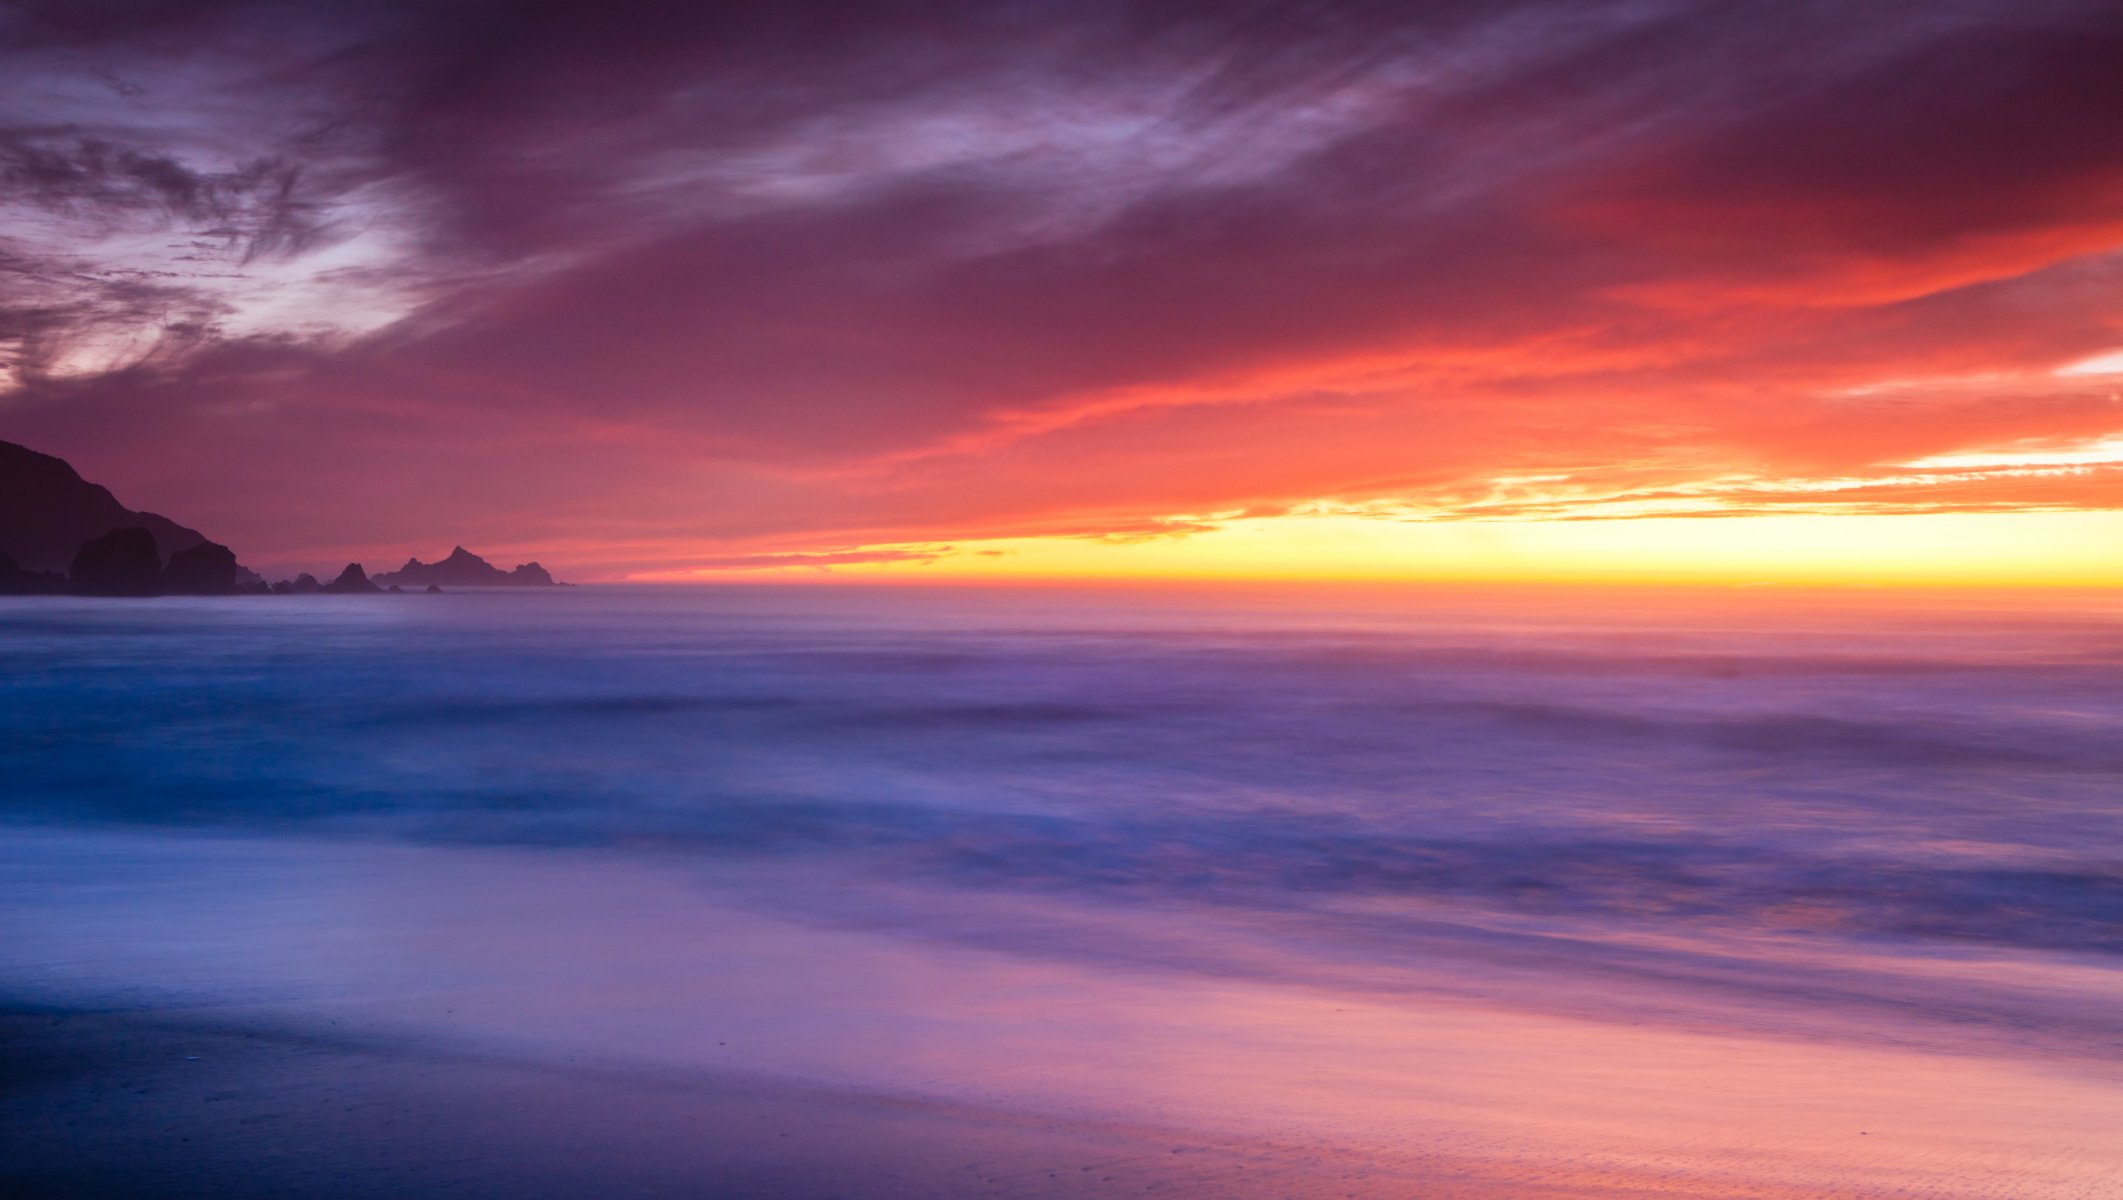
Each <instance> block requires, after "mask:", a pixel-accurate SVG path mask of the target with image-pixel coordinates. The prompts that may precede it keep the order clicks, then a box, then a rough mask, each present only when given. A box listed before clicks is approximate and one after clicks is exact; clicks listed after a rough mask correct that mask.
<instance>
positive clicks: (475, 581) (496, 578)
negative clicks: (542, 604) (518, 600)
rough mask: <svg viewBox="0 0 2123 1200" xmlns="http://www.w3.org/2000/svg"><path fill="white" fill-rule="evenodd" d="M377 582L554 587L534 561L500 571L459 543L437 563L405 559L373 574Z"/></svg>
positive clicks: (404, 584) (553, 583) (453, 585)
mask: <svg viewBox="0 0 2123 1200" xmlns="http://www.w3.org/2000/svg"><path fill="white" fill-rule="evenodd" d="M376 582H378V583H396V584H400V585H403V586H405V587H413V586H416V585H420V584H438V585H447V586H449V587H557V586H559V585H558V584H556V583H555V582H554V580H553V576H552V575H551V574H549V573H548V572H547V571H546V569H545V568H544V567H541V566H539V565H538V564H537V563H534V562H530V563H524V564H523V565H521V566H519V567H517V568H516V569H515V570H513V571H504V570H502V569H501V568H499V567H496V566H494V565H493V564H492V563H489V562H488V561H487V560H485V559H483V558H481V557H479V556H478V555H476V554H474V553H472V552H471V551H469V550H467V549H465V548H464V547H463V546H458V547H456V548H455V549H453V550H451V551H450V556H449V557H448V558H445V559H443V560H442V561H441V562H433V563H424V562H421V561H420V560H419V559H417V558H409V559H407V560H406V564H405V565H404V566H402V567H400V568H398V569H397V570H395V571H387V572H385V573H383V574H381V575H378V576H376Z"/></svg>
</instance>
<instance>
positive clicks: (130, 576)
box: [67, 526, 162, 596]
mask: <svg viewBox="0 0 2123 1200" xmlns="http://www.w3.org/2000/svg"><path fill="white" fill-rule="evenodd" d="M67 577H68V579H69V580H71V581H72V584H73V590H74V591H76V592H78V593H80V594H82V595H84V596H152V595H154V594H155V593H157V592H159V591H161V590H162V555H161V554H159V553H157V552H156V550H155V535H154V534H152V533H149V532H148V531H147V530H145V529H143V528H140V527H139V526H130V527H128V528H125V529H113V530H111V531H110V532H109V533H106V534H104V535H103V536H102V537H97V538H90V539H89V540H88V541H85V542H83V543H81V549H80V550H78V551H76V552H75V553H74V562H73V566H72V568H71V569H70V570H69V571H68V572H67Z"/></svg>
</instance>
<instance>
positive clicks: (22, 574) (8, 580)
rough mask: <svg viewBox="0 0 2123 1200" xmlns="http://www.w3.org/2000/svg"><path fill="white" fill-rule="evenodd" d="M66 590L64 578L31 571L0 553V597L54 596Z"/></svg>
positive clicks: (53, 574) (48, 573)
mask: <svg viewBox="0 0 2123 1200" xmlns="http://www.w3.org/2000/svg"><path fill="white" fill-rule="evenodd" d="M65 590H66V576H64V575H61V574H59V573H58V572H56V571H32V570H29V569H28V568H26V567H24V566H22V565H21V564H20V563H17V562H16V561H15V560H14V559H12V558H9V557H8V556H7V555H6V554H5V553H0V596H56V595H58V594H59V593H61V592H64V591H65Z"/></svg>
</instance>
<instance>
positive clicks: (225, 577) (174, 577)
mask: <svg viewBox="0 0 2123 1200" xmlns="http://www.w3.org/2000/svg"><path fill="white" fill-rule="evenodd" d="M241 570H242V568H241V567H239V566H237V565H236V553H235V551H233V550H230V549H229V548H228V547H227V546H224V545H222V544H221V543H219V542H201V543H199V544H198V545H196V546H193V547H192V548H191V549H189V550H179V551H178V552H177V553H175V554H172V555H170V561H169V565H168V566H166V567H164V568H162V590H163V591H165V592H168V593H170V594H172V595H178V596H233V595H235V594H236V593H237V591H238V590H239V588H238V584H239V582H248V581H244V580H241V579H240V578H239V575H238V572H240V571H241Z"/></svg>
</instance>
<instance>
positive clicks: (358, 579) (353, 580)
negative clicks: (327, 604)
mask: <svg viewBox="0 0 2123 1200" xmlns="http://www.w3.org/2000/svg"><path fill="white" fill-rule="evenodd" d="M324 590H325V591H327V592H332V593H334V594H336V595H360V594H363V593H368V592H380V591H382V590H383V589H382V588H380V587H377V586H376V585H375V584H373V583H370V582H369V576H368V572H366V571H364V570H362V569H361V564H360V563H348V564H347V565H346V570H344V571H341V572H339V578H337V579H334V580H333V581H331V582H330V583H328V584H325V585H324Z"/></svg>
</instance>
